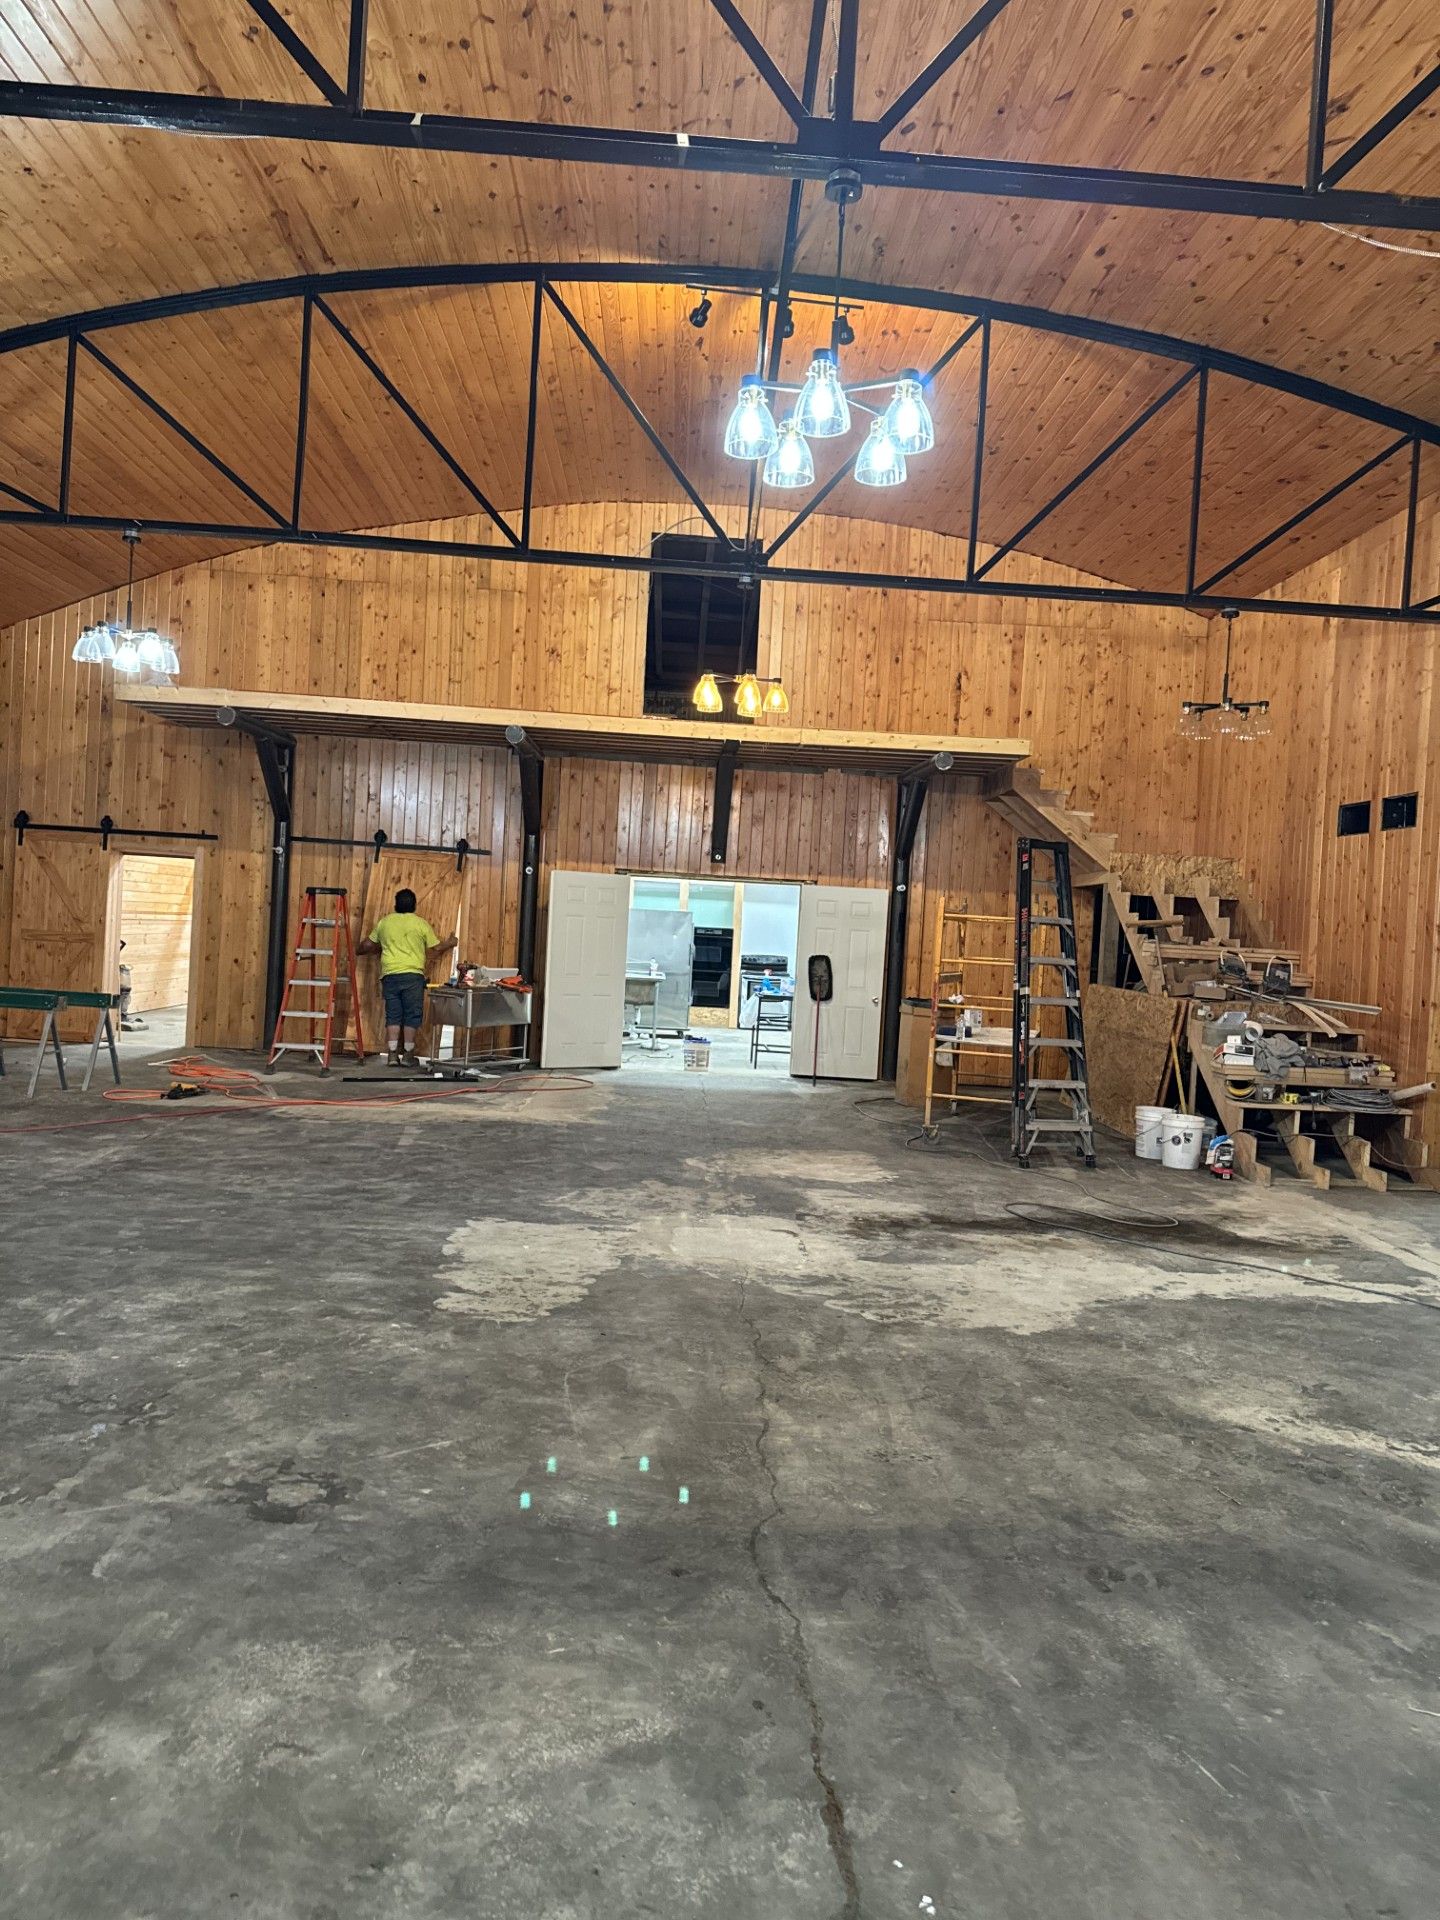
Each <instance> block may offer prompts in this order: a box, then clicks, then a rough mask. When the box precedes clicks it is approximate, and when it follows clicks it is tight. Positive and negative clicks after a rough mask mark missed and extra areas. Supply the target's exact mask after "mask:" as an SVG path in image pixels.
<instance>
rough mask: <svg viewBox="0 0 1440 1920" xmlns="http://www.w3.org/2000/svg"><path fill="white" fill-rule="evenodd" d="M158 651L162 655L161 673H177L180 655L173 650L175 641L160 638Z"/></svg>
mask: <svg viewBox="0 0 1440 1920" xmlns="http://www.w3.org/2000/svg"><path fill="white" fill-rule="evenodd" d="M160 652H161V656H162V657H161V661H160V671H161V673H166V674H173V673H178V672H179V671H180V655H179V654H178V653H177V652H176V650H175V642H174V641H173V640H162V641H161V643H160Z"/></svg>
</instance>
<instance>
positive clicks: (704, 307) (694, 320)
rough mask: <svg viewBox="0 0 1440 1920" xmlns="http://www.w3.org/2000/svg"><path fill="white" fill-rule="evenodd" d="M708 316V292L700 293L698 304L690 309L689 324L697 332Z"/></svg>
mask: <svg viewBox="0 0 1440 1920" xmlns="http://www.w3.org/2000/svg"><path fill="white" fill-rule="evenodd" d="M709 318H710V295H709V294H708V293H702V294H701V296H700V304H699V305H698V306H694V307H692V308H691V309H690V324H691V326H692V327H694V328H695V330H696V332H697V333H698V332H699V330H700V328H701V327H703V326H704V324H705V322H706V321H707V320H708V319H709Z"/></svg>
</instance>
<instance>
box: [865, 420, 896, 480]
mask: <svg viewBox="0 0 1440 1920" xmlns="http://www.w3.org/2000/svg"><path fill="white" fill-rule="evenodd" d="M855 478H856V479H857V480H858V481H859V482H860V484H861V486H862V487H898V486H899V485H900V483H901V481H902V480H903V479H904V478H905V456H904V454H903V453H902V452H901V451H900V448H899V447H898V446H897V445H896V442H895V436H894V434H893V433H892V432H891V431H890V422H889V419H888V417H887V416H885V415H883V414H882V415H881V417H880V419H878V420H877V421H875V422H874V424H873V425H872V426H871V428H870V432H869V435H868V436H867V438H866V441H865V444H864V446H863V447H862V448H861V449H860V457H859V459H858V460H857V461H856V462H855Z"/></svg>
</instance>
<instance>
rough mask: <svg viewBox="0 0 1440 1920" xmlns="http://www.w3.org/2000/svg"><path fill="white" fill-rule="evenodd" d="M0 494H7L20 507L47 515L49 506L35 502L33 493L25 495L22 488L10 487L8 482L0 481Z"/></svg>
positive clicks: (41, 501) (45, 503)
mask: <svg viewBox="0 0 1440 1920" xmlns="http://www.w3.org/2000/svg"><path fill="white" fill-rule="evenodd" d="M0 493H4V494H8V495H9V496H10V498H11V499H12V500H18V501H19V502H20V503H21V505H22V506H26V507H33V508H34V510H35V512H36V513H48V512H49V511H50V508H49V505H48V503H47V502H46V501H44V500H37V499H36V498H35V496H34V494H33V493H26V491H25V489H24V488H23V487H12V486H11V484H10V482H9V481H8V480H0Z"/></svg>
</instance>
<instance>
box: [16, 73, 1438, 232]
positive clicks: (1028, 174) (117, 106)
mask: <svg viewBox="0 0 1440 1920" xmlns="http://www.w3.org/2000/svg"><path fill="white" fill-rule="evenodd" d="M3 118H10V119H22V120H57V121H66V122H69V123H71V124H80V125H87V124H88V125H98V126H122V127H142V128H149V129H152V130H155V131H158V132H163V133H183V134H198V135H215V136H220V137H222V138H225V139H232V140H233V139H254V140H300V141H309V142H316V143H319V144H321V145H323V144H324V143H326V142H327V141H328V142H331V143H333V144H338V145H345V146H369V147H386V148H392V149H395V150H399V151H405V152H425V151H431V152H437V153H473V154H504V155H511V156H514V157H515V158H519V159H538V160H558V161H562V162H565V163H567V164H573V165H577V166H619V167H656V168H664V169H667V170H668V169H677V170H680V171H684V172H687V173H725V174H751V175H757V176H760V177H762V178H769V179H809V180H824V179H827V178H828V177H829V176H830V174H832V173H833V172H834V171H835V170H836V168H837V167H853V168H854V169H855V171H856V172H858V173H859V175H860V177H861V179H862V181H863V182H864V183H865V184H866V185H868V186H874V187H907V188H918V189H921V190H923V191H925V192H931V193H968V194H980V195H998V196H1001V197H1003V198H1005V199H1012V200H1015V199H1019V200H1055V201H1061V202H1068V203H1078V204H1087V205H1092V206H1118V207H1151V208H1158V209H1160V210H1162V211H1169V212H1176V213H1212V214H1224V215H1227V216H1229V217H1231V218H1234V219H1254V220H1294V221H1311V222H1321V223H1324V222H1336V221H1338V222H1341V223H1344V224H1348V225H1350V226H1357V227H1375V228H1399V229H1401V230H1409V231H1411V232H1423V233H1436V232H1440V198H1434V197H1428V196H1424V195H1418V194H1397V193H1373V192H1367V193H1355V192H1350V191H1348V190H1340V191H1334V190H1331V191H1323V192H1322V191H1318V190H1314V189H1311V188H1309V187H1306V186H1302V185H1298V184H1297V185H1287V184H1285V183H1284V182H1279V181H1269V180H1237V179H1225V178H1210V177H1208V176H1205V175H1199V174H1177V173H1153V172H1142V171H1136V170H1127V169H1117V168H1106V167H1072V166H1056V165H1051V164H1048V163H1046V162H1040V161H1022V160H991V159H976V158H973V157H970V156H961V155H952V154H916V153H892V152H888V151H884V150H882V149H881V146H880V143H879V136H878V134H877V132H876V123H874V122H864V121H837V120H831V119H828V118H824V117H813V116H812V117H810V118H808V119H806V120H805V121H804V123H803V124H802V125H801V126H800V128H799V129H798V137H797V138H796V140H795V141H794V142H789V141H783V140H781V141H775V140H740V139H735V138H732V137H730V136H727V135H716V134H698V133H697V134H683V133H682V134H673V133H651V132H646V131H643V130H641V129H638V128H633V127H571V126H558V125H552V124H549V123H545V122H537V121H529V120H487V119H477V118H474V117H470V116H466V115H462V114H427V113H408V112H404V111H396V110H391V109H378V108H373V107H367V108H363V109H350V108H344V109H342V108H339V107H317V106H309V105H305V104H301V103H296V102H291V101H272V100H228V99H218V98H214V97H212V96H210V95H208V94H184V93H155V92H146V91H143V90H141V89H138V88H124V87H65V86H50V85H42V84H40V83H38V82H32V81H15V80H6V81H0V119H3Z"/></svg>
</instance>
